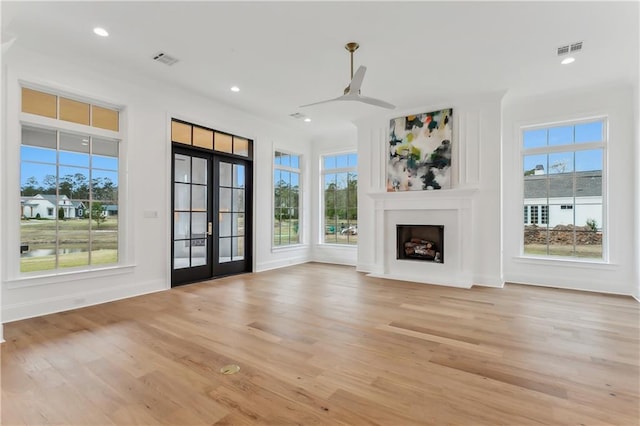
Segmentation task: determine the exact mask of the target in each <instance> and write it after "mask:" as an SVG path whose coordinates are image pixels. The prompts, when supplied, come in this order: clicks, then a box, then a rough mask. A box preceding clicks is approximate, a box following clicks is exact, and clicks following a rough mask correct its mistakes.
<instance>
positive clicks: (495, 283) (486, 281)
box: [473, 275, 504, 288]
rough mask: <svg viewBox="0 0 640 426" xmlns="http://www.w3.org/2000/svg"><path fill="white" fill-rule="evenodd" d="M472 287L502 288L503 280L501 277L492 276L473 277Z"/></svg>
mask: <svg viewBox="0 0 640 426" xmlns="http://www.w3.org/2000/svg"><path fill="white" fill-rule="evenodd" d="M473 286H474V287H491V288H503V287H504V280H503V279H502V278H501V277H498V276H493V275H474V277H473Z"/></svg>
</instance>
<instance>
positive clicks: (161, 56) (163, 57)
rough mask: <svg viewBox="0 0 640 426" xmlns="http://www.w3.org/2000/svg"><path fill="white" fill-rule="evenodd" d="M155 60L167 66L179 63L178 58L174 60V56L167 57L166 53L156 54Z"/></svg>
mask: <svg viewBox="0 0 640 426" xmlns="http://www.w3.org/2000/svg"><path fill="white" fill-rule="evenodd" d="M153 60H154V61H158V62H161V63H163V64H165V65H173V64H175V63H176V62H178V59H177V58H174V57H173V56H171V55H167V54H166V53H164V52H158V53H156V54H155V55H153Z"/></svg>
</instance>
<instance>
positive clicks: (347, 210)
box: [321, 153, 358, 245]
mask: <svg viewBox="0 0 640 426" xmlns="http://www.w3.org/2000/svg"><path fill="white" fill-rule="evenodd" d="M357 166H358V155H357V154H355V153H348V154H338V155H325V156H323V157H322V165H321V179H322V184H323V196H322V205H323V209H322V221H321V223H322V225H321V226H322V229H321V235H322V237H321V238H322V241H321V242H322V243H325V244H346V245H356V244H358V171H357Z"/></svg>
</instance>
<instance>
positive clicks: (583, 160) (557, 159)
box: [523, 121, 604, 173]
mask: <svg viewBox="0 0 640 426" xmlns="http://www.w3.org/2000/svg"><path fill="white" fill-rule="evenodd" d="M603 140H604V127H603V121H593V122H587V123H582V124H577V125H570V126H556V127H549V128H545V129H535V130H526V131H525V132H524V134H523V145H524V149H525V150H526V149H532V148H542V147H555V146H564V145H567V147H568V148H569V149H571V151H567V152H554V153H552V154H539V155H525V157H524V161H523V166H524V167H523V169H524V171H528V170H531V169H533V168H535V167H536V166H537V165H540V164H541V165H542V166H543V167H544V170H545V173H568V172H573V171H576V172H581V171H592V170H602V167H603V150H602V149H589V150H580V151H576V152H575V153H574V152H573V149H575V148H579V147H578V146H576V145H579V144H581V143H588V142H601V141H603Z"/></svg>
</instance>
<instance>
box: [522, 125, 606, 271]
mask: <svg viewBox="0 0 640 426" xmlns="http://www.w3.org/2000/svg"><path fill="white" fill-rule="evenodd" d="M522 141H523V179H524V185H523V186H524V191H523V193H524V194H523V195H524V197H523V198H524V200H523V203H524V205H525V229H524V245H523V252H524V254H526V255H535V256H562V257H580V258H591V259H603V258H604V253H605V250H604V249H603V236H604V226H603V225H604V218H605V215H604V198H605V196H606V194H605V192H604V188H605V186H604V185H603V178H604V177H606V175H605V169H604V164H605V161H604V156H605V147H606V142H607V141H606V120H605V119H596V120H585V121H580V122H573V123H565V124H562V125H558V126H548V127H544V128H529V129H523V131H522ZM527 206H528V207H529V210H528V213H529V216H528V217H527V210H526V209H527ZM527 219H528V221H527Z"/></svg>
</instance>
